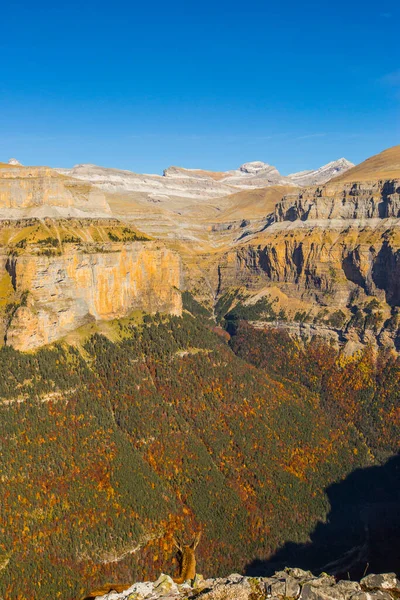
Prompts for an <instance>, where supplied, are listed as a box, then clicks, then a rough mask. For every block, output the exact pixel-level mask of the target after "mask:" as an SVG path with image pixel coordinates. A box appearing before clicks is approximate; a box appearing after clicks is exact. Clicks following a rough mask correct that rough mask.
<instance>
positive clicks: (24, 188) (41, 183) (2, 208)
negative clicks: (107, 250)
mask: <svg viewBox="0 0 400 600" xmlns="http://www.w3.org/2000/svg"><path fill="white" fill-rule="evenodd" d="M110 212H111V211H110V207H109V205H108V203H107V201H106V198H105V195H104V193H103V192H102V191H101V190H99V189H97V188H95V187H93V186H91V185H90V184H87V183H83V182H81V181H78V180H74V179H72V178H70V177H65V176H64V175H60V174H59V173H57V172H56V171H54V170H53V169H50V168H47V167H22V166H21V165H6V166H3V167H1V168H0V218H8V219H9V218H21V217H24V216H30V215H31V214H34V215H35V216H57V215H59V216H64V217H66V216H79V215H83V216H84V215H86V216H91V217H95V216H108V215H109V214H110Z"/></svg>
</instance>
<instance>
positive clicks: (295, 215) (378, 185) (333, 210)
mask: <svg viewBox="0 0 400 600" xmlns="http://www.w3.org/2000/svg"><path fill="white" fill-rule="evenodd" d="M387 218H395V219H397V218H400V179H393V180H388V181H377V182H358V183H357V182H355V183H344V184H340V183H337V184H334V183H331V184H328V185H326V186H323V187H318V188H316V189H314V188H310V189H306V190H305V191H301V192H300V193H298V194H294V195H287V196H284V198H283V199H282V200H281V201H280V202H278V204H277V205H276V208H275V220H276V221H277V222H280V221H296V220H302V221H317V220H320V221H321V220H326V219H329V220H332V219H341V220H343V219H347V220H355V219H358V220H361V219H387Z"/></svg>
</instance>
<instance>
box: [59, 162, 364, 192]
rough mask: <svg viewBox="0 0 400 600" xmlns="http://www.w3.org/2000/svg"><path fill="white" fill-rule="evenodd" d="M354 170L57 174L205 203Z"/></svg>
mask: <svg viewBox="0 0 400 600" xmlns="http://www.w3.org/2000/svg"><path fill="white" fill-rule="evenodd" d="M352 166H353V164H352V163H350V162H349V161H347V160H345V159H339V160H338V161H333V162H331V163H329V164H328V165H325V166H323V167H320V168H319V169H317V170H316V171H307V172H306V173H307V175H305V173H304V172H302V173H293V174H292V175H289V176H283V175H281V174H280V173H279V171H278V170H277V169H276V167H273V166H271V165H269V164H267V163H264V162H261V161H254V162H249V163H245V164H243V165H241V166H240V167H239V168H238V169H236V170H232V171H226V172H213V171H205V170H201V169H185V168H183V167H168V168H167V169H165V170H164V173H163V176H160V175H140V174H137V173H133V172H131V171H122V170H119V169H109V168H105V167H99V166H96V165H89V164H86V165H85V164H83V165H76V166H75V167H73V168H72V169H57V171H58V172H59V173H62V174H64V175H68V176H71V177H74V178H76V179H81V180H83V181H87V182H90V183H91V184H93V185H96V186H98V187H100V188H101V189H103V190H104V191H107V192H114V193H124V192H142V193H146V194H152V195H153V197H154V199H157V195H161V197H160V200H162V198H164V200H165V196H180V197H187V198H192V199H194V198H196V199H205V198H217V197H220V196H224V195H228V194H230V193H234V192H235V191H238V190H241V189H256V188H263V187H266V186H270V185H293V186H298V185H310V184H313V183H314V182H317V183H324V182H325V181H327V180H328V179H330V178H331V177H334V176H335V175H337V174H339V173H342V172H345V171H346V170H347V169H349V168H351V167H352Z"/></svg>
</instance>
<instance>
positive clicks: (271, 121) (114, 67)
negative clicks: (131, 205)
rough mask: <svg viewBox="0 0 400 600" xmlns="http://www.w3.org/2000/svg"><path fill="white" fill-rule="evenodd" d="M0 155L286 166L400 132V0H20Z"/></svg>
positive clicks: (9, 33)
mask: <svg viewBox="0 0 400 600" xmlns="http://www.w3.org/2000/svg"><path fill="white" fill-rule="evenodd" d="M1 13H2V14H1V21H0V51H1V63H0V160H3V161H6V160H8V158H10V157H11V156H15V157H16V158H18V159H19V160H21V162H23V163H24V164H47V165H50V166H64V167H70V166H72V165H74V164H76V163H82V162H92V163H96V164H100V165H104V166H113V167H120V168H125V169H131V170H134V171H137V172H161V171H162V169H163V168H164V167H167V166H169V165H171V164H173V165H181V166H185V167H199V168H209V169H214V170H223V169H229V168H234V167H236V166H238V165H240V164H241V163H243V162H246V161H250V160H263V161H266V162H269V163H271V164H274V165H275V166H277V167H278V169H279V170H280V171H281V172H282V173H284V174H287V173H289V172H291V171H297V170H301V169H306V168H315V167H317V166H319V165H321V164H323V163H326V162H328V161H329V160H332V159H335V158H339V157H341V156H345V157H346V158H348V159H350V160H352V161H353V162H360V161H361V160H363V159H365V158H366V157H368V156H369V155H371V154H375V153H376V152H379V151H381V150H382V149H384V148H386V147H388V146H392V145H394V144H398V143H400V118H399V117H400V43H399V23H400V2H399V0H381V1H379V2H375V1H371V0H346V1H344V0H335V1H332V2H329V1H327V0H319V1H312V2H308V1H307V0H303V1H301V2H300V1H298V0H281V1H280V2H279V1H276V0H275V1H274V2H269V1H266V0H251V1H249V2H243V0H241V1H237V0H229V1H228V0H201V1H200V0H196V1H193V0H185V1H184V0H169V1H166V0H163V1H159V0H153V1H152V2H151V1H147V2H146V1H145V0H140V1H138V0H114V2H109V1H108V2H103V1H102V0H97V1H96V2H95V1H93V0H81V1H80V2H76V1H75V0H71V1H69V2H55V1H54V0H52V1H51V2H50V1H47V0H37V1H36V2H33V1H31V0H10V1H8V2H4V3H3V4H2V11H1Z"/></svg>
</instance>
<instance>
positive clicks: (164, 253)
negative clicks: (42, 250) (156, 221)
mask: <svg viewBox="0 0 400 600" xmlns="http://www.w3.org/2000/svg"><path fill="white" fill-rule="evenodd" d="M1 273H2V274H3V277H7V276H8V277H9V278H10V281H11V284H12V287H13V289H14V291H15V294H16V296H17V298H18V299H19V300H18V301H17V302H16V303H15V306H12V308H11V311H9V313H8V317H7V319H6V321H5V324H4V328H5V331H4V339H5V342H6V343H7V344H10V345H12V346H14V347H15V348H17V349H20V350H30V349H32V348H36V347H39V346H42V345H43V344H48V343H50V342H53V341H55V340H57V339H59V338H60V337H62V336H63V335H65V334H66V333H68V332H70V331H73V330H74V329H76V328H78V327H80V326H81V325H84V324H85V323H88V322H89V321H94V320H110V319H114V318H119V317H123V316H125V315H127V314H129V312H131V311H132V310H134V309H140V310H143V311H145V312H149V313H155V312H157V311H160V312H168V313H171V314H175V315H179V314H181V294H180V292H179V288H180V286H181V265H180V258H179V256H178V255H177V254H176V253H175V252H173V251H172V250H169V249H167V248H164V247H162V246H160V245H157V244H156V243H153V242H129V243H126V244H111V243H110V244H108V245H104V247H103V249H102V251H101V252H99V251H90V250H86V251H82V250H79V249H77V248H70V249H66V250H64V252H63V253H62V254H60V255H56V256H46V255H29V254H23V255H21V256H15V255H14V256H13V255H11V256H4V255H3V257H1V259H0V274H1Z"/></svg>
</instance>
